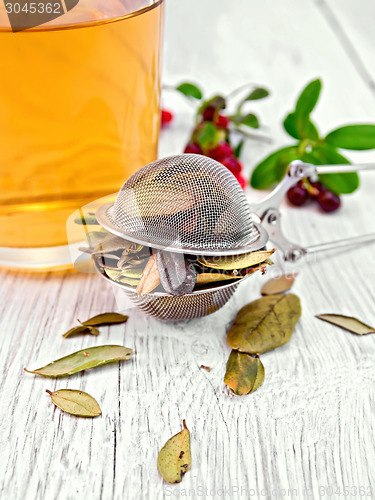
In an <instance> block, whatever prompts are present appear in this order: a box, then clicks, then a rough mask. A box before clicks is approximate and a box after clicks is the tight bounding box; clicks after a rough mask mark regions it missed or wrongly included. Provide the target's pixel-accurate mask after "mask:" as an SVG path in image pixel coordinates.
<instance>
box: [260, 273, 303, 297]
mask: <svg viewBox="0 0 375 500" xmlns="http://www.w3.org/2000/svg"><path fill="white" fill-rule="evenodd" d="M296 277H297V274H284V276H280V277H279V278H274V279H272V280H269V281H267V283H265V284H264V285H263V286H262V289H261V291H260V293H261V294H262V295H277V294H279V293H283V292H287V291H288V290H290V289H291V288H292V286H293V284H294V281H295V279H296Z"/></svg>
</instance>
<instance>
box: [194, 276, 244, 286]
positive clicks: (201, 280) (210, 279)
mask: <svg viewBox="0 0 375 500" xmlns="http://www.w3.org/2000/svg"><path fill="white" fill-rule="evenodd" d="M242 278H243V276H242V275H238V276H230V275H229V274H222V273H199V274H198V275H197V281H196V284H197V285H208V284H209V283H217V282H219V281H228V280H234V279H242Z"/></svg>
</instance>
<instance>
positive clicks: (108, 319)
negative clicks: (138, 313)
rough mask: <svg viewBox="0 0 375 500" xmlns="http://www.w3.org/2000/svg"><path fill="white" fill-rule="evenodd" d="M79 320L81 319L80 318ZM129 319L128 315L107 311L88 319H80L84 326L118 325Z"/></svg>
mask: <svg viewBox="0 0 375 500" xmlns="http://www.w3.org/2000/svg"><path fill="white" fill-rule="evenodd" d="M78 321H79V320H78ZM127 321H128V316H125V315H124V314H120V313H116V312H107V313H101V314H97V315H96V316H93V317H92V318H89V319H87V320H86V321H79V322H80V323H81V324H82V325H83V326H105V325H117V324H120V323H126V322H127Z"/></svg>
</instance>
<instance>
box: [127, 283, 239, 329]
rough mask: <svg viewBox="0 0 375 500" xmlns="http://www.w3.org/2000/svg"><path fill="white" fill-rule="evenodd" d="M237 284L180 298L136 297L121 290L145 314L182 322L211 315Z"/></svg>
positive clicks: (130, 292)
mask: <svg viewBox="0 0 375 500" xmlns="http://www.w3.org/2000/svg"><path fill="white" fill-rule="evenodd" d="M238 285H239V283H238V282H237V283H232V285H230V286H227V287H223V288H222V289H221V290H213V291H207V292H206V293H201V294H197V295H196V294H194V293H191V294H187V295H183V296H182V297H172V296H170V297H168V296H163V297H157V296H153V295H152V294H147V295H138V294H137V293H136V292H133V291H131V290H130V289H129V288H123V290H124V292H125V293H126V295H127V296H128V297H129V298H130V300H131V301H132V302H133V303H134V304H135V305H136V306H137V307H138V308H139V309H141V310H142V311H143V312H144V313H145V314H147V315H148V316H152V317H153V318H157V319H161V320H164V321H183V320H187V319H194V318H201V317H203V316H207V315H208V314H212V313H214V312H215V311H217V310H218V309H220V308H221V307H223V305H224V304H226V303H227V302H228V300H229V299H230V298H231V297H232V295H233V294H234V292H235V291H236V289H237V287H238Z"/></svg>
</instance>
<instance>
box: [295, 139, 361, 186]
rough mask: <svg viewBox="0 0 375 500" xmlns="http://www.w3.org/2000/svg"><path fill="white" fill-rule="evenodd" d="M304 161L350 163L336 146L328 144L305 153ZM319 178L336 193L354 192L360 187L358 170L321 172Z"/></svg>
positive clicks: (317, 146) (315, 163)
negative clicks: (336, 172) (333, 172)
mask: <svg viewBox="0 0 375 500" xmlns="http://www.w3.org/2000/svg"><path fill="white" fill-rule="evenodd" d="M302 161H306V162H309V163H313V164H314V165H346V164H349V163H350V161H349V160H348V159H347V158H346V157H345V156H343V155H342V154H340V153H339V152H338V151H337V150H336V148H334V147H332V146H329V145H327V144H319V145H316V146H315V147H313V149H312V150H311V151H310V152H309V153H305V155H304V156H303V158H302ZM319 180H320V182H321V183H322V184H323V185H324V186H325V187H326V188H327V189H329V190H330V191H332V192H333V193H336V194H349V193H353V192H354V191H355V190H356V189H358V187H359V176H358V174H357V173H356V172H348V173H339V174H320V175H319Z"/></svg>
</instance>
